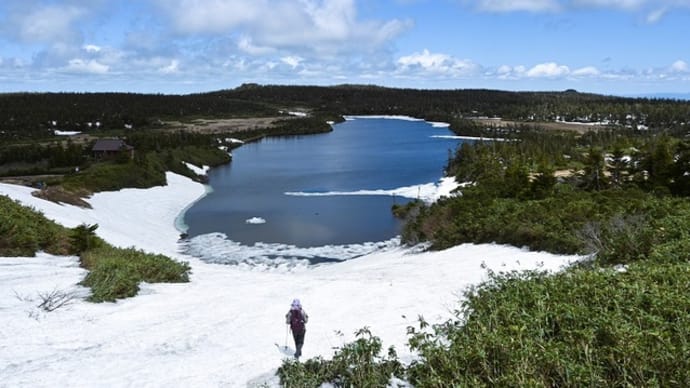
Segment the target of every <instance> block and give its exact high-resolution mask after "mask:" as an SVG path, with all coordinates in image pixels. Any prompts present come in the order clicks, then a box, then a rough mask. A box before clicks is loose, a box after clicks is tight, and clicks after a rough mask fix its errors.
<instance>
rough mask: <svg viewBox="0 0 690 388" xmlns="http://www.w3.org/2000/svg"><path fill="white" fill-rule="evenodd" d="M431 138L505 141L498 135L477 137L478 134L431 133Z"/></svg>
mask: <svg viewBox="0 0 690 388" xmlns="http://www.w3.org/2000/svg"><path fill="white" fill-rule="evenodd" d="M430 137H431V138H433V139H458V140H482V141H506V139H503V138H500V137H478V136H455V135H432V136H430Z"/></svg>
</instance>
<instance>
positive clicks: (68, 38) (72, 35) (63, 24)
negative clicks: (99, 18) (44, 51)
mask: <svg viewBox="0 0 690 388" xmlns="http://www.w3.org/2000/svg"><path fill="white" fill-rule="evenodd" d="M85 14H86V10H85V9H83V8H80V7H76V6H64V5H63V6H58V5H50V6H36V7H31V8H29V9H22V10H18V11H17V13H16V14H12V15H10V18H9V26H8V27H9V28H7V29H6V31H10V32H11V33H12V34H16V35H18V37H19V39H21V40H22V41H24V42H28V43H58V42H61V43H66V42H74V41H78V40H79V39H80V34H79V32H78V31H77V30H76V28H75V26H74V24H75V23H76V21H77V20H78V19H79V18H81V17H83V16H84V15H85Z"/></svg>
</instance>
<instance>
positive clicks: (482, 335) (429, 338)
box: [278, 260, 690, 388]
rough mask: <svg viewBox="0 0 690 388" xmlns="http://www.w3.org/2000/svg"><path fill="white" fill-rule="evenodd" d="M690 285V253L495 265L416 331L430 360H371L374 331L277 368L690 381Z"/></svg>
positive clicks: (318, 374) (294, 376) (613, 382)
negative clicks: (551, 270) (620, 262)
mask: <svg viewBox="0 0 690 388" xmlns="http://www.w3.org/2000/svg"><path fill="white" fill-rule="evenodd" d="M688 294H690V265H689V264H688V263H687V262H675V263H668V262H667V263H661V264H660V263H656V262H653V261H650V260H646V261H642V262H636V263H633V264H629V265H628V266H626V267H618V268H616V269H614V268H605V267H598V266H596V265H595V266H594V267H587V266H576V267H573V268H571V269H569V270H566V271H564V272H561V273H558V274H555V275H549V274H546V273H543V272H539V271H530V272H523V273H518V272H512V273H508V274H500V275H497V274H490V280H489V281H487V282H484V283H482V284H480V285H478V286H476V287H475V288H473V289H470V290H468V291H467V292H466V294H465V298H466V299H465V300H464V302H462V304H461V306H460V307H459V308H458V309H457V310H456V312H455V317H454V318H453V319H450V320H448V321H446V322H443V323H441V324H436V325H429V324H428V323H427V322H425V321H424V320H423V319H421V318H420V323H419V325H418V327H410V328H408V333H409V338H410V339H409V345H410V347H411V349H412V351H414V352H416V353H417V354H418V355H419V358H418V359H417V360H416V361H414V362H413V363H412V364H410V365H409V366H407V367H405V366H402V365H401V364H400V362H399V361H398V359H397V356H396V355H395V353H394V352H393V353H390V354H389V357H387V358H386V359H381V358H377V357H372V355H374V354H377V353H376V352H377V351H378V349H380V341H379V340H378V338H376V337H372V336H371V334H370V333H368V332H367V336H368V337H366V338H359V339H358V340H356V341H355V342H354V343H352V344H348V345H346V346H345V347H343V349H341V350H340V351H338V352H337V353H336V354H335V355H334V357H333V361H327V360H323V359H321V358H316V359H311V360H307V361H306V362H304V363H302V364H300V363H297V362H294V361H285V362H284V363H283V366H281V368H280V369H279V371H278V375H279V376H280V379H281V384H283V386H286V387H319V386H321V384H322V383H328V384H332V385H335V386H338V387H349V386H366V387H378V386H386V383H387V382H388V381H389V380H390V378H391V376H395V377H399V378H403V379H406V380H407V381H408V382H409V383H410V384H412V385H413V386H415V387H419V388H423V387H494V386H528V387H554V386H556V387H581V386H620V387H622V386H688V385H689V384H690V341H689V340H688V339H689V338H690V298H688V297H687V295H688ZM361 349H364V350H365V351H364V352H361ZM366 349H373V350H375V351H376V352H373V351H369V352H367V351H366ZM358 352H359V353H358ZM360 354H364V355H365V356H364V357H360V356H359V355H360ZM355 376H356V377H355Z"/></svg>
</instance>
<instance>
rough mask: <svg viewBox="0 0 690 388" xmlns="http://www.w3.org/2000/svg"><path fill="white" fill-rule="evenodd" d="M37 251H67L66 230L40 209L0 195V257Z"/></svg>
mask: <svg viewBox="0 0 690 388" xmlns="http://www.w3.org/2000/svg"><path fill="white" fill-rule="evenodd" d="M39 250H43V251H46V252H48V253H52V254H55V255H64V254H68V253H69V252H70V240H69V231H68V230H67V229H65V228H64V227H62V226H60V225H58V224H56V223H55V222H53V221H51V220H48V219H46V218H45V217H44V216H43V214H41V213H40V212H37V211H35V210H33V209H30V208H27V207H24V206H22V205H20V204H19V203H18V202H16V201H14V200H12V199H10V198H9V197H6V196H0V256H34V255H35V254H36V251H39Z"/></svg>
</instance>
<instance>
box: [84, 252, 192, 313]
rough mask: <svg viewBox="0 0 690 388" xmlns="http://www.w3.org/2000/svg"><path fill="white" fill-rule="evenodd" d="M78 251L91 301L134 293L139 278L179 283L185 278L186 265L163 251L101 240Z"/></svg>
mask: <svg viewBox="0 0 690 388" xmlns="http://www.w3.org/2000/svg"><path fill="white" fill-rule="evenodd" d="M99 245H100V246H99V247H98V248H96V249H92V250H88V251H86V252H84V253H82V255H81V260H82V265H83V266H84V267H85V268H87V269H88V270H89V274H88V275H86V278H84V280H83V281H82V284H83V285H84V286H87V287H90V288H91V292H92V295H91V297H90V300H91V301H93V302H103V301H114V300H116V299H118V298H127V297H131V296H134V295H136V294H137V292H138V291H139V283H140V282H148V283H182V282H188V281H189V275H188V273H189V270H190V267H189V265H188V264H187V263H186V262H177V261H175V260H172V259H170V258H169V257H166V256H163V255H152V254H148V253H145V252H143V251H140V250H136V249H133V248H128V249H118V248H113V247H110V246H106V245H104V244H99Z"/></svg>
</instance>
